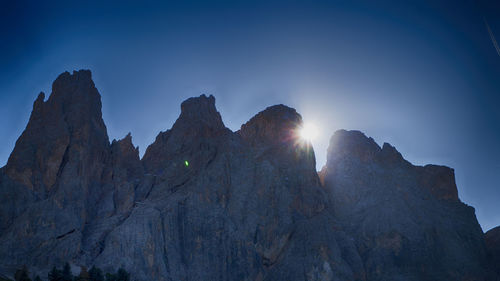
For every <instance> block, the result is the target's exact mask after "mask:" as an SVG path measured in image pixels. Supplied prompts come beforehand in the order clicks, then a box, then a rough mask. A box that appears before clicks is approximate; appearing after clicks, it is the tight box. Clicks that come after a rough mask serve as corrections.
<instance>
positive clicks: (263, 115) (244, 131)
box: [238, 104, 302, 145]
mask: <svg viewBox="0 0 500 281" xmlns="http://www.w3.org/2000/svg"><path fill="white" fill-rule="evenodd" d="M301 125H302V116H300V114H298V113H297V111H295V109H293V108H290V107H288V106H285V105H282V104H279V105H274V106H270V107H268V108H266V109H265V110H263V111H261V112H259V113H258V114H256V115H255V116H254V117H252V118H251V119H250V120H249V121H248V122H247V123H245V124H243V125H242V126H241V129H240V130H239V131H238V133H239V134H240V135H241V137H242V138H243V139H244V140H245V141H247V142H248V143H250V144H253V145H257V144H286V143H293V142H294V141H296V140H297V138H298V135H297V130H298V128H300V126H301Z"/></svg>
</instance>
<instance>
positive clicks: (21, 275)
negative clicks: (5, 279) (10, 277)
mask: <svg viewBox="0 0 500 281" xmlns="http://www.w3.org/2000/svg"><path fill="white" fill-rule="evenodd" d="M14 279H15V280H16V281H31V279H30V277H29V272H28V267H26V265H23V267H22V268H21V269H18V270H16V273H15V274H14Z"/></svg>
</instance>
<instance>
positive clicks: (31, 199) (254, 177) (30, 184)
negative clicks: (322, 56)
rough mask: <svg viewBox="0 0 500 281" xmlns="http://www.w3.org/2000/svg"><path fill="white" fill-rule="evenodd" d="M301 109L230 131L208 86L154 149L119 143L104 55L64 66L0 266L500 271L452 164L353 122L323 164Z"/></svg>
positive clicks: (177, 273)
mask: <svg viewBox="0 0 500 281" xmlns="http://www.w3.org/2000/svg"><path fill="white" fill-rule="evenodd" d="M301 124H302V118H301V116H300V114H298V113H297V112H296V111H295V110H294V109H292V108H289V107H287V106H285V105H275V106H271V107H268V108H266V109H265V110H263V111H262V112H260V113H258V114H257V115H255V116H254V117H253V118H251V119H250V120H249V121H248V122H247V123H245V124H243V125H242V126H241V129H240V130H238V131H237V132H232V131H231V130H229V129H228V128H226V127H225V125H224V123H223V122H222V118H221V116H220V114H219V113H218V112H217V109H216V107H215V98H214V97H213V96H209V97H207V96H205V95H202V96H200V97H196V98H190V99H187V100H186V101H184V102H183V103H182V104H181V114H180V116H179V118H178V119H177V121H176V122H175V123H174V125H173V126H172V128H171V129H169V130H166V131H164V132H160V133H159V134H158V136H157V137H156V140H155V141H154V143H152V144H151V145H150V146H149V147H148V148H147V150H146V153H145V154H144V157H143V158H142V159H140V157H139V151H138V149H137V148H135V147H134V145H133V143H132V136H131V135H130V134H128V135H127V136H125V137H124V138H123V139H121V140H118V141H116V140H113V141H112V142H111V143H110V141H109V138H108V135H107V130H106V126H105V125H104V122H103V119H102V113H101V100H100V95H99V93H98V91H97V89H96V87H95V85H94V83H93V81H92V78H91V73H90V71H88V70H80V71H75V72H73V73H72V74H70V73H68V72H65V73H63V74H61V75H60V76H59V77H58V78H57V79H56V80H55V81H54V83H53V86H52V93H51V95H50V97H49V98H48V99H47V100H46V101H45V95H44V94H43V93H41V94H40V95H39V96H38V98H37V99H36V101H35V102H34V105H33V111H32V113H31V117H30V120H29V122H28V125H27V126H26V129H25V130H24V132H23V133H22V135H21V136H20V137H19V139H18V141H17V142H16V146H15V148H14V150H13V152H12V154H11V155H10V157H9V160H8V162H7V164H6V166H5V167H3V168H1V169H0V195H1V196H2V198H4V200H3V203H2V204H0V274H2V275H6V276H12V275H13V273H14V272H15V270H16V269H17V268H19V267H20V266H22V265H27V266H29V268H30V270H31V272H35V273H40V275H41V276H46V273H47V272H48V271H49V270H50V268H51V267H52V266H54V265H62V264H63V263H64V262H66V261H69V262H70V263H71V264H72V265H73V266H86V267H87V268H88V267H90V266H92V265H97V266H99V267H101V268H103V269H105V270H108V271H111V270H113V269H116V268H117V267H120V266H122V267H124V268H125V269H127V270H128V271H130V272H131V273H132V276H133V278H134V279H137V280H162V281H163V280H365V281H374V280H464V281H465V280H496V279H495V278H497V277H496V276H497V275H495V274H497V273H495V270H496V272H498V267H499V266H498V263H496V264H495V263H494V262H493V261H495V258H498V255H497V252H498V251H497V250H498V247H497V246H498V243H497V242H498V241H497V240H498V239H497V240H494V239H489V240H488V237H489V236H488V235H486V242H485V235H484V234H483V232H482V230H481V228H480V227H479V224H478V222H477V219H476V217H475V214H474V209H473V208H472V207H470V206H467V205H465V204H464V203H462V202H461V201H460V199H459V198H458V195H457V194H458V193H457V188H456V185H455V180H454V172H453V170H452V169H450V168H447V167H443V166H435V165H427V166H424V167H419V166H413V165H412V164H411V163H409V162H408V161H406V160H404V159H403V157H402V156H401V154H400V153H399V152H398V151H397V150H396V149H395V148H394V147H392V146H391V145H389V144H384V145H383V147H382V148H380V147H379V146H378V145H377V144H376V143H375V142H374V141H373V139H371V138H368V137H366V136H365V135H364V134H362V133H361V132H358V131H344V130H341V131H338V132H336V133H335V134H334V135H333V137H332V139H331V141H330V147H329V149H328V161H327V164H326V165H325V167H324V168H323V169H322V170H321V171H320V172H319V173H317V171H316V170H315V166H316V162H315V156H314V151H313V149H312V147H311V146H310V144H309V143H307V142H304V141H301V140H299V138H298V137H297V136H296V133H295V131H296V130H297V128H299V127H300V126H301ZM493 236H494V237H497V238H498V237H499V235H498V233H496V234H495V235H492V237H493ZM489 241H493V242H489ZM495 241H496V242H495ZM495 247H496V248H495ZM495 249H496V250H495Z"/></svg>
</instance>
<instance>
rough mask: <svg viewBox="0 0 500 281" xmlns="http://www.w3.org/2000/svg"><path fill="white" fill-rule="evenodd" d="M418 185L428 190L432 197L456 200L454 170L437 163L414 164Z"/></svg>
mask: <svg viewBox="0 0 500 281" xmlns="http://www.w3.org/2000/svg"><path fill="white" fill-rule="evenodd" d="M415 168H416V169H417V173H418V179H419V183H420V186H421V187H423V188H425V189H427V190H429V191H430V192H431V194H432V195H434V197H436V198H438V199H444V200H452V201H458V200H459V199H458V191H457V185H456V183H455V171H454V170H453V169H452V168H449V167H446V166H439V165H425V166H423V167H420V166H416V167H415Z"/></svg>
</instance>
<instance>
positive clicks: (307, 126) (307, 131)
mask: <svg viewBox="0 0 500 281" xmlns="http://www.w3.org/2000/svg"><path fill="white" fill-rule="evenodd" d="M299 135H300V137H301V138H302V139H303V140H306V141H312V140H314V139H315V138H316V137H317V136H318V129H317V128H316V126H314V124H311V123H304V125H302V127H301V128H300V130H299Z"/></svg>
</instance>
